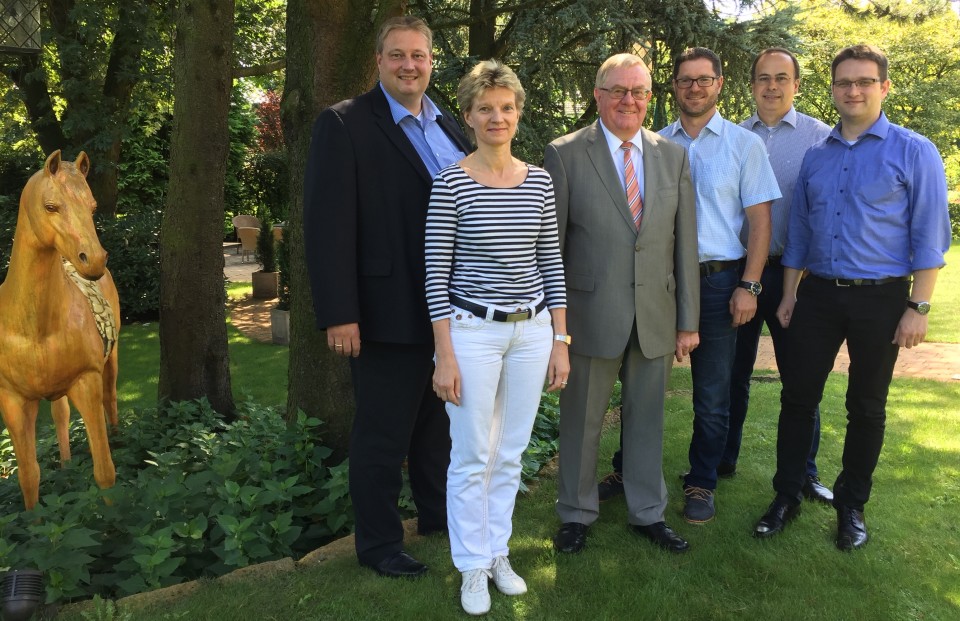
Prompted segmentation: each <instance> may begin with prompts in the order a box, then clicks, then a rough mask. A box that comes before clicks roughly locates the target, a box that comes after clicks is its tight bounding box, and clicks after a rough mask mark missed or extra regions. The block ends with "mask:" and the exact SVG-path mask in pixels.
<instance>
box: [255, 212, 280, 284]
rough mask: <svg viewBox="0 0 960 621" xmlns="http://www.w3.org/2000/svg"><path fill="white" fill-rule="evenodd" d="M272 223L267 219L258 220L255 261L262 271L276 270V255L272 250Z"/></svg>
mask: <svg viewBox="0 0 960 621" xmlns="http://www.w3.org/2000/svg"><path fill="white" fill-rule="evenodd" d="M274 241H275V240H274V239H273V224H272V223H271V222H270V220H269V219H264V220H262V221H261V222H260V234H259V235H257V263H259V264H260V269H262V270H263V271H264V272H276V271H277V255H276V253H275V252H274V250H275V249H274Z"/></svg>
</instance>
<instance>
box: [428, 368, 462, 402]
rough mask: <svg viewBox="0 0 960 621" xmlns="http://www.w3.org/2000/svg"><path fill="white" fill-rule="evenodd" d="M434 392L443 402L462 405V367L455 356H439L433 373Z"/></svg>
mask: <svg viewBox="0 0 960 621" xmlns="http://www.w3.org/2000/svg"><path fill="white" fill-rule="evenodd" d="M433 392H435V393H437V396H438V397H440V400H441V401H449V402H450V403H452V404H454V405H460V367H459V366H458V365H457V359H456V358H455V357H453V356H449V357H447V356H444V357H441V356H437V367H436V370H434V372H433Z"/></svg>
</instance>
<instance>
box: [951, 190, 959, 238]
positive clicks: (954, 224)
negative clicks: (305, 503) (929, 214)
mask: <svg viewBox="0 0 960 621" xmlns="http://www.w3.org/2000/svg"><path fill="white" fill-rule="evenodd" d="M949 209H950V230H951V231H952V232H953V238H954V239H960V198H958V199H957V200H956V201H953V202H952V203H950V204H949Z"/></svg>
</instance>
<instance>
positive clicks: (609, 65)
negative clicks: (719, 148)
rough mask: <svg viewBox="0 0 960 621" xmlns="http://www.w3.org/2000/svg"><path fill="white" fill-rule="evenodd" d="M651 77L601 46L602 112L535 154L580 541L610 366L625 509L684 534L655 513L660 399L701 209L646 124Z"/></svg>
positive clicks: (680, 159)
mask: <svg viewBox="0 0 960 621" xmlns="http://www.w3.org/2000/svg"><path fill="white" fill-rule="evenodd" d="M650 87H651V78H650V72H649V70H648V69H647V67H646V66H645V65H644V64H643V61H642V60H641V59H640V58H639V57H637V56H634V55H632V54H617V55H615V56H612V57H611V58H609V59H607V60H606V61H605V62H604V63H603V65H601V67H600V70H599V71H598V72H597V79H596V86H595V88H594V91H593V96H594V98H595V99H596V101H597V108H598V110H599V112H600V120H599V121H598V122H597V123H594V124H593V125H591V126H589V127H587V128H584V129H582V130H580V131H577V132H574V133H572V134H569V135H567V136H564V137H562V138H560V139H558V140H555V141H554V142H552V143H551V144H550V145H548V146H547V149H546V154H545V159H544V167H545V168H546V169H547V170H548V171H549V172H550V174H551V176H552V177H553V182H554V189H555V193H556V201H557V219H558V221H559V227H560V243H561V245H562V247H563V256H564V267H565V270H566V279H567V304H568V324H567V325H568V326H569V332H570V334H571V336H572V339H573V342H572V344H571V346H570V347H571V350H570V364H571V372H570V385H569V386H568V387H567V390H565V391H564V392H563V393H562V396H561V398H560V473H559V490H558V499H557V514H558V515H559V516H560V521H561V522H562V523H563V524H562V526H561V527H560V530H559V532H558V533H557V535H556V537H555V538H554V546H555V547H556V549H557V550H558V551H560V552H579V551H581V550H582V549H583V547H584V545H585V544H586V538H587V530H588V527H589V525H590V524H591V523H593V522H594V521H595V520H596V519H597V517H598V516H599V513H600V511H599V500H598V497H597V482H596V471H597V451H598V445H599V441H600V429H601V424H602V422H603V415H604V412H605V411H606V406H607V403H608V401H609V398H610V391H611V389H612V387H613V384H614V381H615V380H616V379H617V376H618V374H619V376H620V379H621V382H622V385H623V393H622V394H623V410H622V420H623V433H624V441H623V447H624V472H623V480H624V487H625V494H626V499H627V511H628V518H627V519H628V521H629V523H630V524H631V526H632V527H633V529H634V530H635V531H636V532H637V533H639V534H640V535H642V536H644V537H646V538H647V539H649V540H651V541H652V542H654V543H655V544H657V545H659V546H660V547H662V548H664V549H667V550H671V551H674V552H683V551H684V550H686V549H688V547H689V546H688V544H687V542H686V541H684V540H683V539H682V538H681V537H680V536H679V535H677V534H676V533H675V532H674V531H673V530H672V529H671V528H670V527H669V526H667V525H666V523H665V522H664V511H665V509H666V506H667V489H666V485H665V484H664V480H663V470H662V457H663V406H664V394H665V392H666V388H667V381H668V379H669V376H670V370H671V368H672V365H673V357H674V356H676V358H677V360H682V358H683V357H684V356H686V355H687V354H688V353H689V352H690V351H691V350H693V349H694V348H695V347H696V346H697V345H698V343H699V336H698V333H697V329H698V321H699V315H700V304H699V287H700V278H699V273H698V265H697V225H696V209H695V205H694V190H693V186H692V183H691V180H690V167H689V164H688V162H687V156H686V153H685V152H684V149H683V148H682V147H680V148H678V147H679V145H676V144H674V143H672V142H670V141H668V140H666V139H664V138H661V137H660V136H658V135H656V134H654V133H652V132H650V131H648V130H646V129H643V128H642V127H641V125H642V124H643V120H644V117H645V116H646V111H647V102H648V101H649V99H650Z"/></svg>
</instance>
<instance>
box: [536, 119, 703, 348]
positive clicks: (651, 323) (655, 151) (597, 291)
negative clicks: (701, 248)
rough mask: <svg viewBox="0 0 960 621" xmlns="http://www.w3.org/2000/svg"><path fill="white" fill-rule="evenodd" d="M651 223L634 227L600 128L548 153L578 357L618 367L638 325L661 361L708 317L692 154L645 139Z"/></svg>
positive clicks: (645, 134) (651, 136)
mask: <svg viewBox="0 0 960 621" xmlns="http://www.w3.org/2000/svg"><path fill="white" fill-rule="evenodd" d="M642 138H643V175H644V197H643V204H644V209H643V219H642V221H641V224H640V230H639V232H638V231H637V230H636V228H635V227H634V225H633V220H632V218H631V216H630V208H629V207H628V205H627V198H626V193H625V191H624V189H623V185H622V184H621V183H620V180H619V177H618V176H617V171H616V170H615V169H614V162H613V159H612V157H611V156H610V151H609V150H608V148H607V143H606V140H605V139H604V136H603V131H602V130H601V129H600V124H599V121H598V122H596V123H594V124H593V125H591V126H589V127H586V128H584V129H582V130H580V131H577V132H574V133H572V134H569V135H567V136H564V137H562V138H559V139H557V140H555V141H553V142H552V143H550V144H549V145H548V146H547V149H546V153H545V157H544V168H546V169H547V171H549V172H550V175H551V176H552V177H553V185H554V192H555V195H556V202H557V220H558V225H559V228H560V244H561V248H562V249H563V263H564V269H565V274H566V280H567V327H568V331H569V333H570V334H571V335H572V337H573V344H572V346H571V351H572V352H573V353H576V354H579V355H583V356H592V357H598V358H614V357H616V356H619V355H620V354H622V353H623V351H624V349H625V348H626V345H627V341H628V339H629V338H630V333H631V329H632V327H633V323H634V320H635V321H636V326H637V335H638V336H639V341H640V348H641V350H642V351H643V354H644V356H646V357H647V358H659V357H662V356H665V355H668V354H670V353H672V352H673V351H674V350H675V348H676V334H677V331H678V330H684V331H691V332H696V331H697V330H698V326H699V317H700V274H699V267H698V264H697V222H696V207H695V204H694V190H693V185H692V183H691V180H690V166H689V163H688V161H687V154H686V151H685V150H684V148H683V147H681V146H680V145H677V144H675V143H673V142H670V141H669V140H667V139H665V138H663V137H661V136H658V135H657V134H655V133H653V132H650V131H647V130H645V129H644V130H642Z"/></svg>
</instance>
